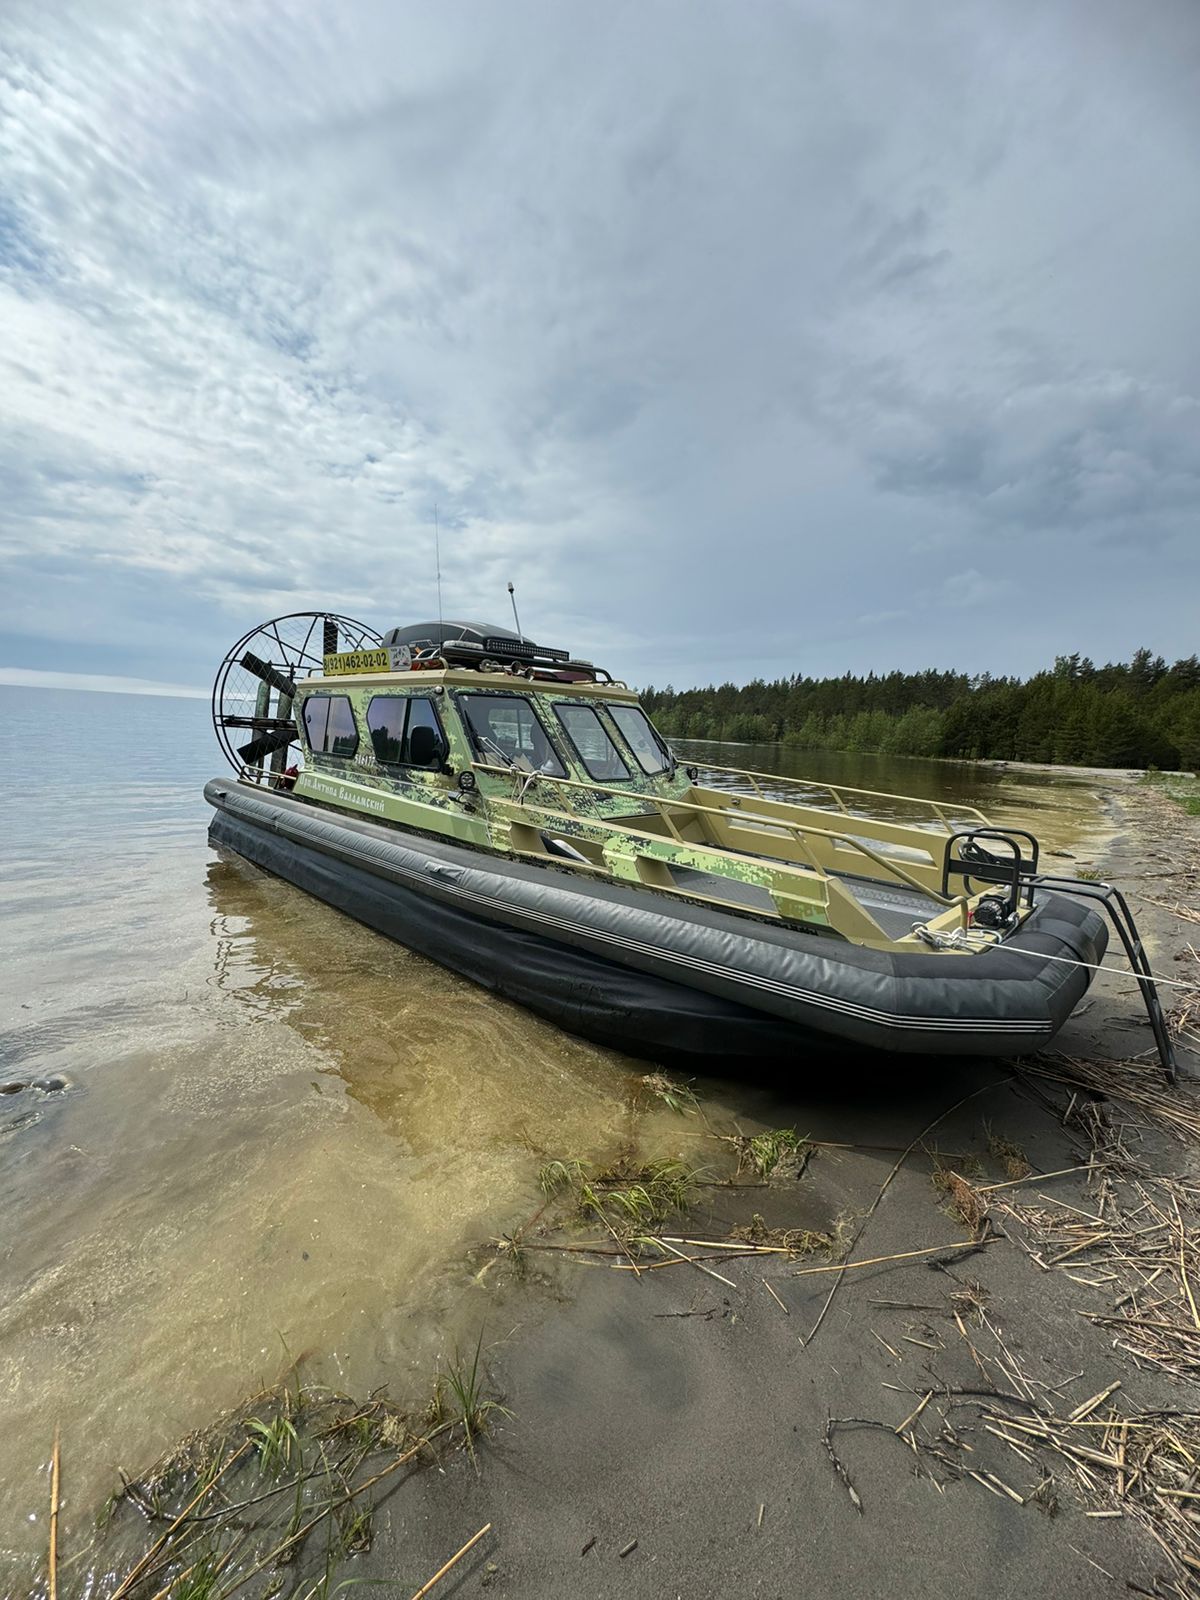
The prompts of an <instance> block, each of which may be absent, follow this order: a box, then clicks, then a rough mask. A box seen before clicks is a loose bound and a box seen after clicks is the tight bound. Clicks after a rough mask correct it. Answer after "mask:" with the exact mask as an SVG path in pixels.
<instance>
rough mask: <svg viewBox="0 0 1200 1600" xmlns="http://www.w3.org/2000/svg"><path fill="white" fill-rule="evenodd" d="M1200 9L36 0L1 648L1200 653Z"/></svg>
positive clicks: (0, 318)
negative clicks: (441, 611)
mask: <svg viewBox="0 0 1200 1600" xmlns="http://www.w3.org/2000/svg"><path fill="white" fill-rule="evenodd" d="M1198 153H1200V6H1198V5H1197V4H1196V3H1195V0H1155V3H1154V4H1153V5H1150V6H1138V5H1133V4H1129V3H1127V0H1122V3H1108V0H1079V3H1067V0H1061V3H1060V0H1005V3H1003V4H998V3H995V0H989V3H986V4H984V3H973V0H957V3H955V4H953V5H950V4H946V3H945V0H928V3H925V0H906V3H905V4H903V5H879V4H878V3H877V0H719V3H718V0H631V3H622V0H616V3H614V0H606V3H605V4H604V5H596V4H585V3H583V0H540V3H529V0H473V3H469V0H436V3H435V0H423V3H420V4H416V3H397V0H336V3H333V0H331V3H328V4H321V3H318V0H291V3H269V4H267V3H258V0H236V3H230V4H220V3H217V0H194V3H192V4H186V5H183V4H178V5H177V4H173V3H171V0H162V3H156V4H152V5H147V4H146V3H145V0H135V3H130V4H125V3H123V0H86V3H84V4H79V5H77V6H74V5H71V4H69V3H67V0H38V3H37V4H31V5H26V4H25V0H5V3H4V4H3V5H2V6H0V668H9V669H17V670H19V671H20V672H24V673H26V674H28V673H30V672H33V673H37V672H54V673H63V672H67V673H71V672H81V673H87V674H90V675H93V676H99V677H107V676H114V675H115V676H117V677H129V678H136V679H139V680H149V681H154V682H167V683H171V684H184V685H187V684H195V685H203V684H205V683H207V682H208V681H209V679H210V677H211V674H212V670H213V668H214V666H215V663H216V661H217V660H218V659H219V658H220V656H221V655H222V654H223V653H224V651H225V649H226V647H227V645H228V644H230V643H232V641H233V640H234V639H235V638H236V637H237V636H238V635H239V634H241V633H242V632H244V631H245V630H246V629H247V628H249V627H250V626H252V625H253V624H254V623H255V622H257V621H258V620H260V619H261V618H265V617H270V616H273V615H276V614H278V613H281V612H287V611H295V610H306V609H309V608H312V607H314V606H332V607H336V608H337V609H339V610H342V611H345V612H348V613H349V614H351V615H353V616H359V617H362V618H363V619H364V620H368V621H372V622H375V623H376V624H378V625H379V626H381V627H387V626H390V625H392V624H393V623H396V622H401V621H411V620H420V619H422V618H424V617H427V616H429V615H430V614H431V613H435V612H436V599H435V589H434V552H433V515H434V506H435V504H436V505H437V507H438V509H439V516H440V522H441V531H442V569H443V585H444V591H445V597H446V602H445V609H446V614H447V615H450V616H466V617H476V616H480V617H484V618H491V619H493V620H496V621H500V622H504V621H505V620H506V618H507V614H508V608H507V595H506V593H505V588H504V585H505V582H506V580H507V579H509V578H510V577H511V578H512V579H514V580H515V582H516V584H517V589H518V598H519V601H520V604H521V613H522V621H523V622H524V624H525V626H526V628H527V630H528V631H529V632H530V633H531V634H533V635H534V636H535V637H537V638H540V639H542V640H543V641H544V642H549V643H565V644H569V645H570V646H572V647H573V648H575V649H576V650H580V651H586V652H590V653H593V654H594V655H595V656H596V657H597V658H599V659H600V660H602V661H604V662H606V663H607V664H609V665H610V666H612V667H613V668H614V669H619V670H620V671H621V672H622V673H624V674H625V675H627V676H629V677H631V678H632V679H634V680H635V681H638V682H641V683H645V682H647V681H653V682H656V683H660V684H661V683H663V682H665V681H667V680H668V679H669V680H671V681H673V682H675V683H676V684H677V685H682V684H686V683H691V682H697V681H699V682H708V681H710V680H711V679H713V678H718V679H720V678H726V677H732V678H734V679H737V680H745V679H747V678H750V677H752V676H755V675H758V674H765V675H768V676H774V675H779V674H784V673H789V672H793V671H803V672H811V673H825V672H841V671H844V670H848V669H854V670H865V669H867V668H869V667H874V668H876V669H887V668H890V667H892V666H900V667H918V666H923V665H926V664H934V665H939V666H959V667H961V668H963V669H964V670H968V671H980V670H991V671H995V672H1004V671H1017V672H1025V671H1030V670H1033V669H1036V668H1037V667H1038V666H1040V665H1042V664H1044V663H1048V662H1049V661H1051V660H1052V658H1053V657H1054V655H1055V654H1056V653H1058V652H1062V651H1069V650H1080V651H1083V652H1085V653H1088V654H1091V655H1093V656H1095V657H1098V658H1100V659H1107V658H1109V657H1111V656H1116V655H1121V654H1128V653H1129V652H1130V651H1131V650H1132V649H1134V648H1135V647H1136V646H1138V645H1139V644H1142V643H1146V644H1148V645H1149V646H1151V647H1152V648H1153V649H1155V650H1161V651H1162V652H1163V653H1164V654H1165V655H1167V656H1169V657H1170V656H1176V655H1180V654H1188V653H1190V652H1191V651H1193V650H1195V649H1197V648H1198V647H1200V638H1198V637H1197V631H1198V630H1197V626H1196V625H1197V617H1198V615H1200V526H1198V518H1197V504H1198V498H1200V181H1198V180H1197V160H1198Z"/></svg>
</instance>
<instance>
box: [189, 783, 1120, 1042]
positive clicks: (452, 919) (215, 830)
mask: <svg viewBox="0 0 1200 1600" xmlns="http://www.w3.org/2000/svg"><path fill="white" fill-rule="evenodd" d="M205 797H206V799H207V800H208V801H209V803H210V804H211V805H212V806H213V807H214V808H215V812H216V814H215V816H214V817H213V820H212V824H211V827H210V830H209V836H210V839H211V840H212V842H213V843H214V844H217V845H222V846H225V847H227V848H229V849H231V850H233V851H235V852H236V853H237V854H239V855H240V856H243V857H244V858H245V859H246V860H248V861H251V862H253V863H254V864H256V865H257V866H259V867H262V868H264V869H265V870H266V871H268V872H271V873H273V874H274V875H276V876H278V877H280V878H283V879H284V880H286V881H287V882H289V883H292V884H295V885H296V886H297V887H298V888H301V889H304V890H306V891H307V892H308V893H310V894H313V895H315V896H316V897H317V898H318V899H320V900H323V901H324V902H326V903H327V904H328V905H331V906H334V907H336V908H337V909H338V910H340V911H343V912H345V913H346V914H347V915H349V916H351V917H353V918H354V919H355V920H356V921H358V922H361V923H364V924H365V925H366V926H368V927H370V928H374V929H376V930H377V931H378V932H380V933H383V934H386V935H387V936H388V937H389V938H392V939H394V940H396V941H397V942H399V943H401V944H403V945H405V946H407V947H408V948H410V949H412V950H415V951H417V952H418V953H419V954H421V955H424V956H427V957H429V958H430V959H431V960H434V961H437V962H439V963H440V964H441V965H443V966H445V967H448V968H450V969H451V970H453V971H455V972H458V973H461V974H463V975H464V976H465V977H468V978H470V979H472V980H473V981H475V982H477V983H479V984H481V985H483V986H484V987H486V988H488V989H491V990H493V991H494V992H496V993H498V994H501V995H503V996H505V997H506V998H507V999H510V1000H513V1001H515V1002H517V1003H519V1004H521V1005H524V1006H527V1007H528V1008H529V1009H531V1010H533V1011H535V1012H537V1013H538V1014H539V1015H541V1016H543V1017H546V1018H548V1019H549V1020H550V1021H552V1022H554V1023H556V1024H558V1025H559V1026H560V1027H563V1028H565V1029H567V1030H568V1031H570V1032H572V1033H576V1034H579V1035H581V1036H583V1037H586V1038H590V1039H594V1040H598V1041H599V1042H601V1043H604V1044H609V1045H613V1046H615V1047H616V1048H618V1049H621V1050H623V1051H625V1052H627V1053H630V1054H634V1055H641V1056H648V1057H651V1058H667V1057H669V1058H673V1059H677V1060H678V1059H686V1060H695V1061H697V1062H702V1061H705V1060H708V1061H714V1060H719V1059H722V1060H728V1059H730V1058H739V1057H741V1058H754V1059H757V1060H764V1061H765V1060H771V1059H785V1058H789V1057H790V1058H793V1059H794V1057H795V1054H796V1052H797V1051H798V1049H800V1048H801V1047H802V1046H803V1045H804V1044H805V1043H809V1044H811V1043H812V1042H813V1041H814V1040H816V1039H819V1040H821V1041H822V1043H823V1044H824V1045H825V1046H826V1047H827V1046H829V1045H833V1044H839V1045H841V1046H843V1047H849V1048H857V1049H862V1048H864V1047H865V1048H868V1049H874V1050H882V1051H890V1052H897V1053H903V1054H920V1055H942V1056H947V1055H979V1056H1015V1055H1023V1054H1028V1053H1029V1052H1031V1051H1035V1050H1038V1049H1041V1048H1042V1047H1044V1046H1045V1045H1046V1044H1048V1043H1049V1041H1050V1040H1051V1039H1052V1038H1053V1037H1054V1035H1055V1033H1056V1032H1057V1031H1058V1029H1059V1028H1060V1027H1061V1026H1062V1024H1063V1023H1064V1022H1065V1021H1066V1019H1067V1018H1068V1017H1069V1016H1070V1014H1071V1012H1072V1011H1073V1010H1074V1008H1075V1007H1076V1006H1077V1005H1078V1004H1079V1001H1080V1000H1081V999H1082V997H1083V995H1084V993H1085V992H1086V990H1087V987H1088V984H1089V982H1090V979H1091V970H1090V969H1091V968H1092V967H1094V966H1096V965H1098V964H1099V962H1100V960H1101V959H1102V957H1103V954H1104V951H1105V948H1106V945H1107V929H1106V926H1105V923H1104V921H1103V919H1102V917H1101V916H1100V915H1098V914H1097V912H1095V911H1094V910H1091V909H1089V908H1088V907H1086V906H1084V905H1080V904H1078V903H1077V902H1076V901H1074V900H1072V899H1069V898H1067V897H1066V896H1062V895H1055V894H1047V895H1044V896H1041V895H1040V896H1039V899H1038V903H1037V906H1036V909H1035V911H1034V913H1033V914H1032V915H1031V916H1030V917H1029V918H1028V919H1027V920H1026V921H1025V922H1024V924H1023V925H1022V927H1021V929H1020V930H1019V931H1018V932H1017V933H1016V934H1015V935H1013V936H1011V937H1010V939H1009V940H1007V941H1005V943H1004V944H1002V945H999V946H997V947H995V948H994V949H991V950H988V951H985V952H983V953H980V954H973V955H958V954H933V953H930V954H911V953H896V954H893V953H891V952H889V951H887V950H880V949H874V948H868V947H866V946H862V945H856V944H852V943H849V942H847V941H845V940H842V939H840V938H836V937H830V936H828V935H821V934H818V933H813V932H807V931H804V930H802V929H798V928H795V927H792V926H787V925H784V924H782V923H778V922H775V923H768V922H766V921H764V920H760V919H756V918H753V917H747V916H739V915H737V914H736V913H728V912H724V911H721V910H719V909H716V908H714V907H711V906H704V905H699V904H692V903H690V902H687V901H681V900H676V899H674V898H668V897H667V896H664V895H661V894H656V893H655V892H654V891H653V890H649V889H640V888H637V887H628V886H625V885H621V884H613V883H607V882H605V883H602V882H597V881H594V880H590V879H588V878H585V877H583V876H582V875H577V874H574V873H572V872H570V871H559V870H555V869H553V868H547V867H543V866H539V865H532V864H527V863H525V862H520V861H514V860H510V859H508V858H506V857H501V856H493V855H489V854H487V853H485V852H481V851H479V850H472V849H468V848H464V847H462V846H460V845H456V844H454V843H451V842H449V841H446V840H442V839H433V838H429V837H426V836H423V835H417V834H414V833H410V832H402V831H400V830H397V829H395V828H391V827H386V826H382V825H380V824H377V823H372V822H367V821H365V820H360V819H358V818H355V817H349V816H345V815H343V814H341V813H337V812H333V811H330V810H327V809H325V808H321V807H317V806H314V805H313V804H312V803H311V802H308V801H304V800H300V799H296V798H294V797H293V796H291V795H288V794H284V793H279V792H277V791H272V790H266V789H262V788H256V787H253V786H251V785H248V784H240V783H237V782H231V781H227V780H222V779H214V780H212V781H210V782H209V783H208V784H207V785H206V787H205Z"/></svg>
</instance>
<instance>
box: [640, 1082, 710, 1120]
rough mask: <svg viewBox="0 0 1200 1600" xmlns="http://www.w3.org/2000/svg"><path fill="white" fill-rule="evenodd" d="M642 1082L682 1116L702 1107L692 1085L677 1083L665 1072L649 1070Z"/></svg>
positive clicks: (655, 1096)
mask: <svg viewBox="0 0 1200 1600" xmlns="http://www.w3.org/2000/svg"><path fill="white" fill-rule="evenodd" d="M641 1084H642V1087H643V1088H644V1089H646V1090H648V1091H649V1093H650V1094H651V1095H653V1096H654V1098H655V1099H657V1100H661V1101H662V1103H663V1105H665V1106H668V1107H670V1109H671V1110H672V1111H674V1112H677V1113H678V1114H679V1115H680V1116H687V1115H690V1114H691V1113H693V1112H696V1111H699V1109H700V1101H699V1100H698V1099H697V1097H696V1092H695V1090H694V1089H693V1088H692V1087H691V1085H690V1084H689V1083H675V1082H674V1081H673V1080H672V1079H671V1078H668V1077H667V1075H666V1073H664V1072H648V1073H647V1074H646V1075H645V1077H644V1078H642V1079H641Z"/></svg>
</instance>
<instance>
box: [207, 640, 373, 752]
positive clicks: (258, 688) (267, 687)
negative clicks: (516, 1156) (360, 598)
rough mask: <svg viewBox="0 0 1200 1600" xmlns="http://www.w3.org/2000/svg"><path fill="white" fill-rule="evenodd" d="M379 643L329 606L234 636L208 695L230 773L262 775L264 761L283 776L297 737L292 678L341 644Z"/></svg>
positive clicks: (366, 646) (316, 667) (315, 668)
mask: <svg viewBox="0 0 1200 1600" xmlns="http://www.w3.org/2000/svg"><path fill="white" fill-rule="evenodd" d="M378 644H379V635H378V633H376V631H375V630H374V628H369V627H367V625H366V624H365V623H362V622H355V620H354V619H353V617H343V616H339V615H337V614H336V613H335V612H332V611H294V612H292V613H291V614H290V615H289V616H286V617H276V618H274V620H273V621H271V622H264V623H261V624H260V625H259V626H258V627H257V628H252V629H251V630H250V632H249V633H247V634H245V635H244V636H243V637H242V638H241V639H239V640H238V642H237V643H236V644H235V645H234V647H233V649H232V650H230V652H229V654H228V655H227V656H226V657H225V659H224V661H223V662H222V663H221V668H220V671H219V672H218V673H217V677H216V682H215V683H214V684H213V694H212V718H213V727H214V728H215V729H216V733H217V739H218V740H219V741H220V745H221V749H222V750H223V751H224V752H225V756H226V759H227V760H228V761H229V763H230V765H231V766H232V767H233V769H234V771H235V772H239V773H240V772H241V771H242V769H243V768H245V767H257V768H259V769H261V770H262V771H263V772H266V771H268V768H267V766H266V762H267V761H268V758H269V760H270V768H269V771H270V772H272V773H282V772H283V771H284V770H285V768H286V767H287V766H288V765H290V763H289V760H288V750H289V747H290V746H291V745H293V744H295V743H296V742H297V738H298V735H297V732H296V722H295V718H294V717H293V715H292V701H293V698H294V696H295V693H296V679H297V678H306V677H309V676H310V675H311V674H312V673H314V672H320V671H321V669H322V667H323V665H324V658H325V657H326V656H327V655H333V654H334V653H335V652H336V651H338V650H339V649H341V650H372V649H375V648H376V647H377V646H378ZM247 735H248V736H249V737H246V736H247ZM243 739H244V740H245V742H242V741H243Z"/></svg>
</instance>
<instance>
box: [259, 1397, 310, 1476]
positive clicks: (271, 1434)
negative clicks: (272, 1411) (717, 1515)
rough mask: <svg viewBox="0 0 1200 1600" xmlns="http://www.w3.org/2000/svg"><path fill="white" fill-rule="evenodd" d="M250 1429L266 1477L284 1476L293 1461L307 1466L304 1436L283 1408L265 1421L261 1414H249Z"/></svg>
mask: <svg viewBox="0 0 1200 1600" xmlns="http://www.w3.org/2000/svg"><path fill="white" fill-rule="evenodd" d="M246 1431H247V1432H248V1433H249V1434H250V1436H251V1438H252V1439H253V1441H254V1447H255V1449H256V1450H257V1452H258V1460H259V1465H260V1467H261V1468H262V1472H263V1476H264V1477H267V1478H281V1477H282V1476H283V1474H284V1473H285V1472H287V1471H288V1470H289V1469H290V1468H291V1466H292V1464H293V1462H295V1463H296V1465H297V1467H298V1468H301V1469H302V1468H303V1452H302V1451H301V1449H300V1438H299V1435H298V1434H297V1432H296V1426H295V1424H294V1423H293V1422H292V1420H291V1419H290V1417H285V1416H284V1415H283V1413H282V1412H279V1413H277V1414H276V1415H275V1416H273V1417H272V1418H271V1420H270V1421H269V1422H264V1421H262V1419H261V1418H260V1417H247V1419H246Z"/></svg>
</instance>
